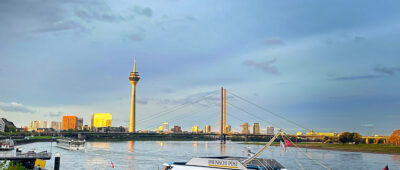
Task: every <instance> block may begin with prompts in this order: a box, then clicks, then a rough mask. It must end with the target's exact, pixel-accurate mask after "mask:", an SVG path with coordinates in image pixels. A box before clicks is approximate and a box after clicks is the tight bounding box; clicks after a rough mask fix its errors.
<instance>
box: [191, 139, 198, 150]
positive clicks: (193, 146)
mask: <svg viewBox="0 0 400 170" xmlns="http://www.w3.org/2000/svg"><path fill="white" fill-rule="evenodd" d="M197 142H198V141H192V148H193V152H195V153H196V152H197Z"/></svg>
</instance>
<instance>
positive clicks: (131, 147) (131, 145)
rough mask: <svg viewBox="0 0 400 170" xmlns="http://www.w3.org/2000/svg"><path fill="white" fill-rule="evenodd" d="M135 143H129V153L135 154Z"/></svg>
mask: <svg viewBox="0 0 400 170" xmlns="http://www.w3.org/2000/svg"><path fill="white" fill-rule="evenodd" d="M134 144H135V141H128V152H133V149H134Z"/></svg>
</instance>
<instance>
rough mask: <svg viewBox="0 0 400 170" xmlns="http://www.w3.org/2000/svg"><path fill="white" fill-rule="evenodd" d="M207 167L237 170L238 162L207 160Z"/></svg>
mask: <svg viewBox="0 0 400 170" xmlns="http://www.w3.org/2000/svg"><path fill="white" fill-rule="evenodd" d="M208 166H213V167H223V168H238V162H237V161H235V160H221V159H209V160H208Z"/></svg>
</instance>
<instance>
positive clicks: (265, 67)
mask: <svg viewBox="0 0 400 170" xmlns="http://www.w3.org/2000/svg"><path fill="white" fill-rule="evenodd" d="M275 62H276V58H273V59H271V60H268V61H265V62H256V61H251V60H247V61H244V62H243V65H245V66H248V67H254V68H256V69H260V70H262V71H264V72H266V73H271V74H279V70H278V68H277V67H276V66H273V65H272V64H274V63H275Z"/></svg>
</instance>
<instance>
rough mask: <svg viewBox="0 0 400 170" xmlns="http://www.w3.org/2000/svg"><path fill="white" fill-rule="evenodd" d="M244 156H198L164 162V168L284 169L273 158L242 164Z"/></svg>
mask: <svg viewBox="0 0 400 170" xmlns="http://www.w3.org/2000/svg"><path fill="white" fill-rule="evenodd" d="M246 159H247V158H245V157H229V156H225V157H200V158H192V159H191V160H190V161H188V162H169V163H164V164H163V166H164V170H207V169H208V170H217V169H225V170H226V169H240V170H255V169H257V170H286V169H285V167H283V166H282V165H281V164H280V163H279V162H278V161H276V160H275V159H261V158H256V159H253V160H252V161H250V162H249V163H247V164H243V161H244V160H246Z"/></svg>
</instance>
